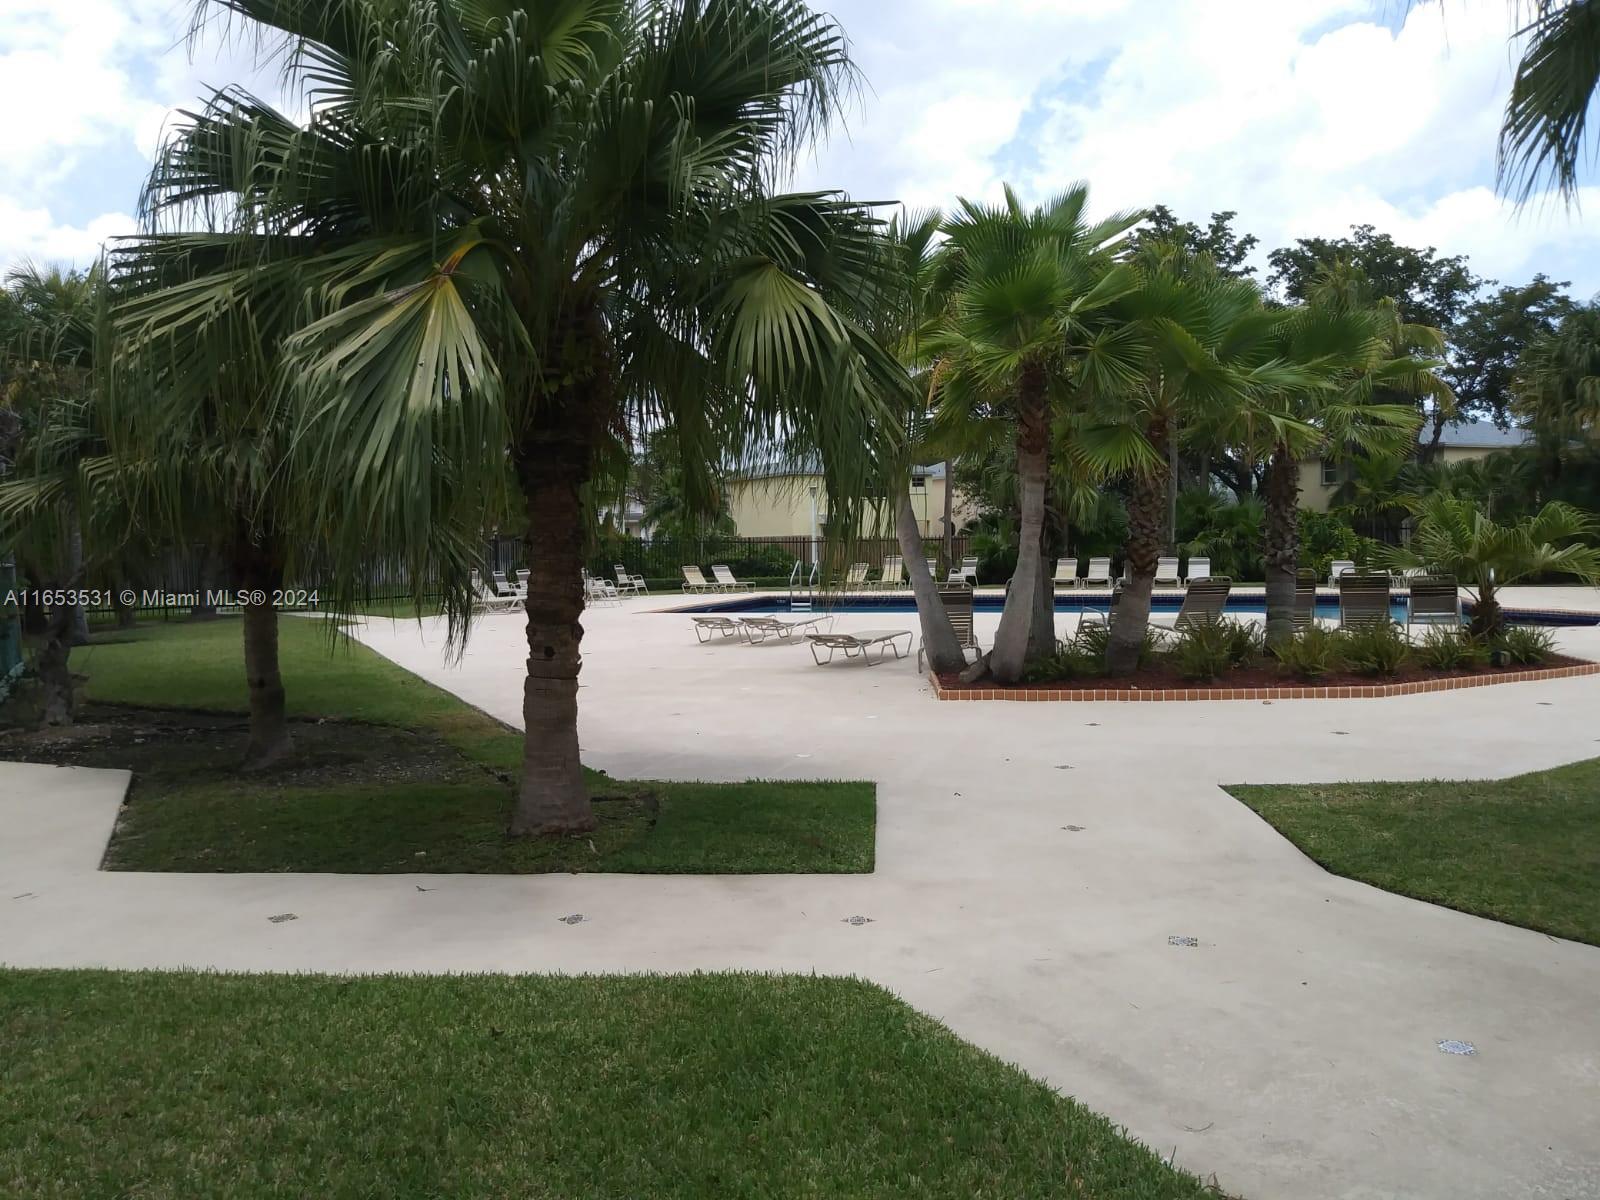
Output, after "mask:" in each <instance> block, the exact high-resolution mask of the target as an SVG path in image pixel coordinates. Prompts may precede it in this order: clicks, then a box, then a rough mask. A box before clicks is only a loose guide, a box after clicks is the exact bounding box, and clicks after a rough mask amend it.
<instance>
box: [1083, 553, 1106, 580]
mask: <svg viewBox="0 0 1600 1200" xmlns="http://www.w3.org/2000/svg"><path fill="white" fill-rule="evenodd" d="M1096 584H1098V585H1100V586H1102V587H1110V586H1111V560H1110V559H1109V558H1091V559H1090V560H1089V569H1088V570H1087V571H1085V572H1084V573H1083V586H1084V587H1090V586H1093V585H1096Z"/></svg>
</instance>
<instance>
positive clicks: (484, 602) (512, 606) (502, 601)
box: [472, 571, 522, 613]
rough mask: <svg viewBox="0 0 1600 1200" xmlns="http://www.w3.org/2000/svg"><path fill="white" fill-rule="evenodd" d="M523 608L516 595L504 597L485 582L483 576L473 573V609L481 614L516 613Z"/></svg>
mask: <svg viewBox="0 0 1600 1200" xmlns="http://www.w3.org/2000/svg"><path fill="white" fill-rule="evenodd" d="M521 606H522V601H521V600H519V599H517V597H516V596H515V595H504V596H502V595H501V594H500V593H499V592H497V591H496V590H495V589H494V588H492V587H490V586H489V584H488V583H487V582H485V580H484V578H483V576H482V575H480V574H478V572H476V571H474V572H473V573H472V607H473V608H475V609H477V610H478V611H479V612H486V613H495V612H514V611H515V610H516V609H518V608H520V607H521Z"/></svg>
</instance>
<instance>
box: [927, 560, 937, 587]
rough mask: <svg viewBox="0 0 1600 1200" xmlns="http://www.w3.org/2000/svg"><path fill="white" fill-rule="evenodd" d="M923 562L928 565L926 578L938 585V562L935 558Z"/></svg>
mask: <svg viewBox="0 0 1600 1200" xmlns="http://www.w3.org/2000/svg"><path fill="white" fill-rule="evenodd" d="M925 561H926V562H927V564H928V578H930V579H932V580H933V581H934V582H935V583H938V582H939V560H938V559H937V558H930V559H926V560H925Z"/></svg>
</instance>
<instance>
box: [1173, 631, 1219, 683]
mask: <svg viewBox="0 0 1600 1200" xmlns="http://www.w3.org/2000/svg"><path fill="white" fill-rule="evenodd" d="M1232 650H1233V643H1232V640H1231V639H1230V637H1229V636H1228V631H1227V630H1226V629H1225V628H1223V626H1222V625H1221V624H1220V623H1217V624H1212V623H1210V622H1203V623H1201V624H1198V625H1186V626H1184V627H1183V628H1182V629H1180V630H1179V631H1178V635H1177V637H1176V638H1174V639H1173V641H1172V645H1171V647H1170V648H1169V649H1168V650H1167V652H1166V655H1167V658H1168V659H1169V660H1170V661H1171V663H1172V665H1173V666H1174V667H1175V668H1177V671H1178V674H1179V675H1180V676H1182V677H1183V678H1184V679H1192V680H1205V679H1215V678H1216V677H1217V676H1218V675H1221V674H1223V673H1224V672H1226V671H1230V670H1232V669H1233V665H1234V662H1233V653H1232Z"/></svg>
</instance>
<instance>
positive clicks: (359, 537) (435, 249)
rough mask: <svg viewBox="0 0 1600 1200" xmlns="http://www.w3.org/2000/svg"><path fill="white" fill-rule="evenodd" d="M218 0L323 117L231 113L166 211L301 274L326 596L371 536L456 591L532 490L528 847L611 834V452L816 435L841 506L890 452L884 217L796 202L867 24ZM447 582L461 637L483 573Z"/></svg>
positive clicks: (516, 827) (182, 172)
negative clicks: (606, 501) (600, 551)
mask: <svg viewBox="0 0 1600 1200" xmlns="http://www.w3.org/2000/svg"><path fill="white" fill-rule="evenodd" d="M216 2H217V3H219V4H220V5H221V7H223V8H226V9H228V10H231V11H232V12H235V13H238V14H242V15H243V16H245V17H247V18H248V19H249V20H250V21H251V22H252V23H253V25H254V26H255V28H256V30H257V31H258V32H259V33H260V34H261V35H262V36H263V37H266V38H269V39H271V38H276V39H278V40H279V41H280V42H281V43H282V44H283V46H284V47H285V52H286V56H287V57H286V59H285V61H286V63H287V64H288V73H289V75H290V77H291V78H292V79H294V80H296V81H298V82H299V83H300V84H301V85H302V88H303V92H304V100H305V102H306V105H307V108H308V110H309V119H308V120H307V121H306V122H305V123H303V124H297V123H296V122H294V121H291V120H289V119H288V118H286V117H285V116H283V115H282V114H280V113H278V112H276V111H274V110H273V109H272V108H271V107H270V106H268V105H266V104H265V103H263V102H262V101H260V100H258V99H256V98H254V97H251V96H248V95H246V94H244V93H242V92H240V91H238V90H235V89H229V90H225V91H221V92H218V93H215V94H214V95H213V96H212V97H211V98H210V100H209V102H208V103H207V104H206V106H205V107H204V109H203V110H202V111H201V112H199V113H197V114H195V116H194V117H193V119H192V121H191V123H190V124H189V125H187V126H186V127H184V128H183V129H181V130H180V131H179V132H178V133H177V135H176V137H175V139H174V141H173V142H172V144H171V145H170V146H169V147H168V148H167V150H166V152H165V153H164V155H163V156H162V158H161V160H160V162H159V164H158V167H157V170H156V174H155V176H154V178H153V180H152V192H153V194H155V195H157V196H158V197H159V198H160V200H161V203H162V204H163V205H164V206H165V207H166V210H167V211H168V212H171V213H175V214H179V213H182V212H183V211H194V210H196V209H201V208H206V207H210V208H212V209H213V210H220V214H221V219H222V220H223V221H224V223H225V224H226V225H227V226H228V234H229V236H231V237H232V238H234V239H235V241H236V243H237V246H238V253H237V254H236V255H235V258H234V261H235V262H236V263H237V262H249V261H251V260H252V259H258V260H260V261H262V262H263V263H265V264H266V265H267V266H268V267H270V268H272V269H273V270H274V271H276V270H277V269H278V264H280V263H283V264H289V265H286V266H285V267H284V270H285V271H286V272H292V279H293V287H294V288H296V289H298V295H299V296H300V297H301V300H302V305H303V308H304V316H305V317H306V318H307V319H308V322H309V323H308V324H306V325H305V327H304V328H303V329H301V330H300V331H299V332H297V333H295V334H294V335H293V336H291V337H290V338H289V339H288V340H287V341H286V343H285V347H284V351H285V359H284V363H283V367H282V369H281V372H280V375H279V380H280V396H281V399H282V401H283V402H284V404H285V406H286V412H287V413H288V414H289V417H290V419H291V420H292V422H293V425H294V444H293V447H292V449H291V455H290V458H291V463H292V464H293V465H292V467H291V475H292V477H294V478H295V479H297V480H304V481H305V483H306V486H305V487H304V489H303V491H302V494H303V497H304V500H305V503H306V510H307V511H306V513H305V516H304V520H305V521H306V522H307V523H310V522H312V521H314V520H315V521H320V522H321V525H322V528H323V529H324V530H325V532H326V536H327V539H328V543H327V544H328V554H329V559H330V563H331V566H330V570H331V571H332V574H333V576H334V578H335V580H336V581H337V580H345V579H354V578H358V577H359V571H358V570H357V568H356V564H358V563H361V562H364V561H366V559H367V556H369V555H370V553H371V550H370V547H372V546H375V545H376V546H386V545H395V546H405V547H407V550H406V553H405V554H404V556H403V559H404V563H403V565H405V566H406V567H407V568H408V569H409V570H411V571H412V577H413V578H420V577H422V574H423V573H424V572H425V571H429V570H435V569H437V568H438V567H439V565H440V558H439V552H438V550H437V547H438V546H441V545H447V544H449V543H450V542H451V541H452V540H454V534H455V532H457V531H459V530H460V529H461V528H462V527H463V522H464V521H465V514H466V513H467V512H468V511H469V510H470V509H471V508H472V507H473V506H474V505H477V506H479V508H480V509H483V510H488V509H492V507H493V505H492V504H490V503H489V498H491V497H495V496H498V495H501V494H502V493H503V490H504V488H505V486H506V482H507V480H508V479H509V481H510V485H511V489H512V491H513V493H514V494H515V495H516V498H517V509H518V517H519V518H520V520H521V522H522V523H524V525H525V528H526V542H527V555H528V562H529V565H530V568H531V579H530V583H529V588H528V601H527V640H528V650H529V654H528V663H527V678H526V682H525V686H524V693H523V694H524V701H523V717H524V724H525V728H526V733H525V745H524V762H523V771H522V779H521V783H520V788H519V795H518V801H517V804H516V808H515V811H514V813H513V816H512V820H511V825H510V829H511V832H512V833H513V834H517V835H524V834H535V833H558V832H564V831H575V830H583V829H588V828H592V827H593V825H594V814H593V810H592V808H591V806H590V803H589V798H588V794H587V791H586V788H585V785H584V779H583V773H582V769H581V767H580V765H579V760H578V738H577V690H578V671H579V666H580V656H579V646H580V642H581V639H582V636H583V628H582V625H581V624H580V619H581V615H582V610H583V592H582V586H581V579H580V570H581V567H582V565H583V552H584V543H585V538H586V535H587V530H588V527H589V525H590V524H591V522H590V521H589V519H588V514H587V513H586V508H585V500H584V496H585V494H586V485H587V484H588V483H589V481H590V480H591V479H592V478H593V477H594V475H595V472H596V465H597V462H599V461H600V460H601V459H602V458H603V457H606V458H608V459H614V458H615V453H614V447H615V444H616V440H617V439H618V438H619V437H620V436H621V434H622V431H623V430H625V429H628V428H654V427H657V426H665V427H670V428H672V429H673V430H674V431H675V433H676V436H677V438H678V442H679V446H680V448H681V451H682V454H683V456H684V458H685V461H688V462H697V461H698V462H705V461H716V460H719V459H720V456H721V455H722V453H723V450H724V448H725V447H727V446H729V445H735V446H741V445H742V446H749V445H752V444H755V443H760V442H764V441H765V442H773V443H779V442H792V443H797V444H803V445H806V446H808V447H811V448H814V449H816V450H818V451H820V452H821V454H822V457H823V465H824V479H825V482H826V486H827V488H828V491H829V493H830V500H831V504H830V508H831V510H832V512H834V513H835V514H845V515H846V516H847V517H848V515H849V513H850V511H851V510H852V509H854V508H855V507H856V506H857V505H859V499H858V498H859V497H860V496H862V495H864V494H866V493H867V491H868V487H867V481H868V480H869V479H871V478H872V476H873V473H874V471H875V469H876V467H875V464H874V461H873V455H874V452H875V451H876V450H877V449H878V448H879V447H881V446H883V445H884V444H885V443H893V442H894V441H895V440H896V437H897V431H896V427H895V422H894V411H895V405H894V404H891V403H887V402H885V401H884V399H883V396H884V395H885V394H886V393H888V392H897V391H898V390H900V389H903V388H904V387H905V386H906V383H905V377H904V373H903V372H902V371H900V369H899V367H898V365H897V364H895V363H894V362H893V361H892V360H891V359H890V358H889V357H888V356H887V355H884V354H882V353H881V352H880V351H878V349H877V348H876V346H875V345H874V344H873V342H872V339H871V338H870V337H869V336H867V335H866V334H865V332H864V331H863V330H862V328H861V326H860V324H859V323H858V321H857V320H856V317H857V316H858V315H859V314H860V313H862V312H863V311H867V310H870V308H871V307H872V305H873V304H874V303H875V299H876V293H877V288H876V284H877V274H876V268H877V263H876V260H875V257H874V253H873V245H872V228H873V221H872V220H871V218H870V216H869V214H868V213H867V212H866V211H865V210H863V208H862V207H861V206H859V205H855V204H852V203H850V202H849V201H848V200H846V199H845V198H843V197H840V196H838V195H835V194H826V193H810V194H798V195H786V194H779V193H777V192H776V191H775V190H774V187H773V182H774V180H775V179H776V178H778V177H779V176H781V175H782V174H783V172H784V171H785V169H786V168H787V166H788V164H789V163H790V162H791V161H792V158H793V155H794V154H795V153H796V152H797V151H799V150H800V149H801V148H802V147H804V146H805V145H806V144H807V143H808V142H809V141H810V139H811V138H812V137H813V136H814V135H815V134H816V133H817V132H818V131H820V130H821V129H822V128H823V127H824V126H825V125H826V124H827V123H828V122H829V121H831V120H832V119H833V118H834V117H835V115H836V114H837V111H838V108H839V102H840V100H841V98H842V97H843V96H844V95H845V94H846V93H847V92H848V89H849V87H850V85H851V84H852V82H853V80H854V75H853V72H852V68H851V66H850V63H849V60H848V57H847V54H846V48H845V40H844V36H843V34H842V33H841V32H840V30H839V29H838V27H837V26H836V25H835V24H834V23H833V22H832V21H831V20H829V19H827V18H825V17H822V16H819V15H817V14H815V13H813V12H812V11H811V10H810V9H809V8H807V7H806V6H805V5H804V4H803V3H801V2H800V0H637V2H636V0H565V2H563V3H556V4H542V5H523V4H513V3H498V2H497V3H487V4H486V3H481V2H477V0H341V2H339V3H333V4H310V3H305V2H304V0H216ZM286 277H287V276H286ZM844 524H845V527H850V525H851V522H850V521H849V520H846V521H845V522H844ZM441 530H442V531H444V533H443V534H441ZM447 565H448V567H449V569H448V570H447V571H446V572H445V577H444V578H443V579H442V580H441V583H442V584H443V586H444V587H445V589H446V607H447V610H448V611H449V612H450V613H451V614H452V620H453V622H454V625H453V627H455V628H459V622H460V621H461V619H462V618H463V617H464V616H465V614H466V613H467V612H468V611H469V607H470V588H469V584H468V580H467V572H466V571H465V570H461V569H459V568H460V566H461V565H462V564H460V563H459V562H450V563H448V564H447ZM340 590H341V591H342V590H343V588H342V587H341V588H340ZM335 602H336V605H338V606H339V607H343V606H345V605H346V604H347V603H348V597H347V596H336V597H335Z"/></svg>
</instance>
